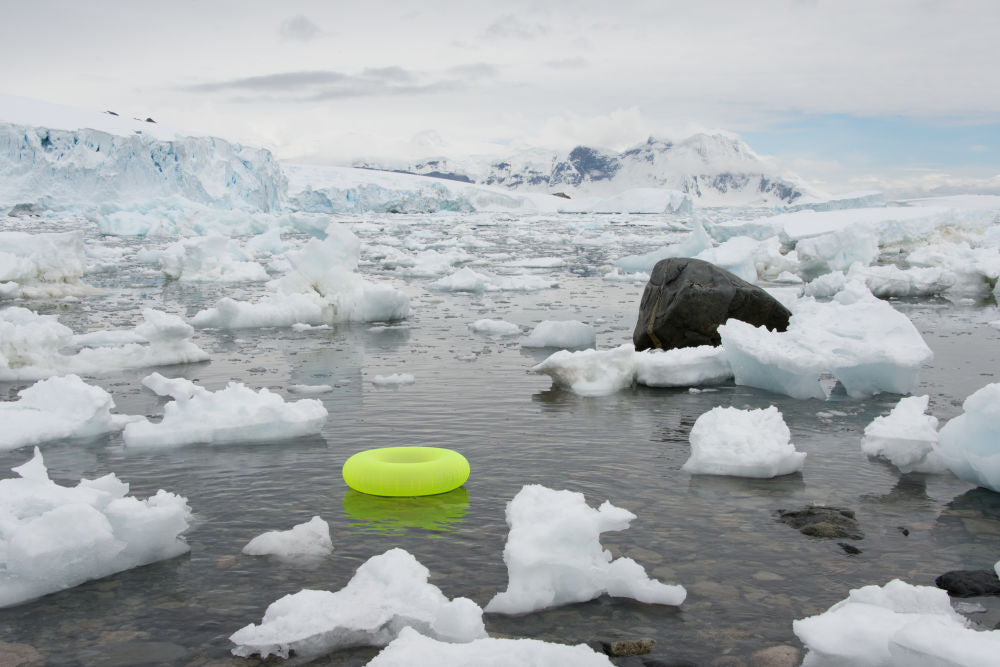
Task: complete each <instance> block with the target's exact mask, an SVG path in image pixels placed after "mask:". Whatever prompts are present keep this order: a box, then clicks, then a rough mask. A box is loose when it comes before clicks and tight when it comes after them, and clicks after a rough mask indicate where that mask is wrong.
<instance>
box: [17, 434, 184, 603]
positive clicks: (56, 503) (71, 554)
mask: <svg viewBox="0 0 1000 667" xmlns="http://www.w3.org/2000/svg"><path fill="white" fill-rule="evenodd" d="M13 470H14V472H16V473H17V474H18V475H19V477H16V478H9V479H3V480H0V607H9V606H11V605H15V604H18V603H20V602H25V601H27V600H31V599H34V598H37V597H40V596H42V595H46V594H48V593H54V592H56V591H60V590H63V589H66V588H72V587H73V586H77V585H79V584H81V583H83V582H85V581H88V580H91V579H100V578H102V577H106V576H108V575H109V574H114V573H115V572H121V571H123V570H128V569H131V568H133V567H138V566H140V565H146V564H147V563H152V562H155V561H158V560H164V559H167V558H173V557H174V556H179V555H181V554H183V553H186V552H187V551H188V545H187V543H185V542H184V540H183V539H182V538H181V537H180V534H181V533H183V532H184V531H185V530H187V528H188V524H189V521H190V519H191V511H190V509H189V508H188V505H187V500H186V499H185V498H182V497H181V496H177V495H174V494H173V493H168V492H166V491H163V490H160V491H158V492H157V493H156V495H154V496H151V497H149V498H147V499H146V500H139V499H138V498H135V497H134V496H129V495H128V491H129V486H128V484H126V483H124V482H121V481H120V480H119V479H118V478H117V477H115V475H114V473H111V474H108V475H105V476H103V477H100V478H98V479H93V480H89V479H81V480H80V482H79V484H77V485H76V486H61V485H59V484H56V483H55V482H53V481H52V480H51V479H49V475H48V471H47V470H46V467H45V463H44V461H43V459H42V454H41V452H39V451H38V448H37V447H36V448H35V454H34V457H33V458H31V459H30V460H29V461H28V462H27V463H25V464H23V465H21V466H19V467H17V468H14V469H13Z"/></svg>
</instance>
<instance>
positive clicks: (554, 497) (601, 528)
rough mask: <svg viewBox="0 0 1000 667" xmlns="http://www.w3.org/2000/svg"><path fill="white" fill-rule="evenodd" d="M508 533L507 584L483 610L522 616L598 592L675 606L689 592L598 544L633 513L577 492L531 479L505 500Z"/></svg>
mask: <svg viewBox="0 0 1000 667" xmlns="http://www.w3.org/2000/svg"><path fill="white" fill-rule="evenodd" d="M506 514H507V525H508V526H509V527H510V532H509V533H508V535H507V544H506V546H504V550H503V560H504V563H505V564H506V565H507V577H508V583H507V590H506V591H503V592H501V593H497V594H496V595H495V596H494V597H493V599H492V600H490V601H489V603H488V604H487V605H486V607H485V610H486V611H487V612H495V613H501V614H526V613H528V612H531V611H535V610H538V609H546V608H549V607H557V606H560V605H564V604H571V603H574V602H585V601H587V600H592V599H594V598H596V597H599V596H601V595H605V594H607V595H610V596H612V597H627V598H632V599H635V600H638V601H640V602H645V603H649V604H666V605H679V604H681V603H682V602H684V598H685V597H686V596H687V592H686V591H685V590H684V587H683V586H676V585H675V586H669V585H666V584H663V583H660V582H658V581H656V580H654V579H650V578H649V577H648V576H647V575H646V571H645V569H644V568H643V567H642V566H641V565H639V564H638V563H636V562H635V561H634V560H632V559H631V558H625V557H621V558H616V559H614V560H612V558H611V554H610V553H609V552H608V551H607V550H606V549H604V548H603V547H602V546H601V542H600V536H601V533H605V532H608V531H616V530H625V529H626V528H628V525H629V523H630V522H631V521H632V520H633V519H635V518H636V516H635V515H634V514H632V513H631V512H629V511H628V510H625V509H622V508H620V507H615V506H614V505H612V504H611V503H610V502H608V501H604V503H603V504H602V505H601V506H600V507H599V508H598V509H594V508H592V507H590V506H589V505H587V501H586V499H585V498H584V496H583V494H582V493H576V492H573V491H565V490H564V491H556V490H553V489H549V488H546V487H544V486H540V485H538V484H529V485H527V486H524V487H523V488H522V489H521V490H520V491H519V492H518V493H517V495H516V496H514V499H513V500H511V501H510V502H509V503H507V512H506Z"/></svg>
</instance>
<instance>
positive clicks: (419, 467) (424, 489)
mask: <svg viewBox="0 0 1000 667" xmlns="http://www.w3.org/2000/svg"><path fill="white" fill-rule="evenodd" d="M343 475H344V481H345V482H347V486H349V487H351V488H352V489H354V490H355V491H360V492H361V493H367V494H370V495H373V496H431V495H435V494H438V493H447V492H448V491H451V490H452V489H457V488H458V487H460V486H462V484H465V480H467V479H469V462H468V461H467V460H466V459H465V457H464V456H462V455H461V454H459V453H458V452H456V451H454V450H452V449H443V448H441V447H381V448H379V449H367V450H365V451H363V452H358V453H357V454H355V455H354V456H352V457H351V458H349V459H347V461H346V462H345V463H344V469H343Z"/></svg>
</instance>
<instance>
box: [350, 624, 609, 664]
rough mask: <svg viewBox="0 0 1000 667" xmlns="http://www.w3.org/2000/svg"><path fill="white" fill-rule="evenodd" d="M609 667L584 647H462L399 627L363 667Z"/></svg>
mask: <svg viewBox="0 0 1000 667" xmlns="http://www.w3.org/2000/svg"><path fill="white" fill-rule="evenodd" d="M442 665H452V666H454V667H457V666H459V665H466V666H468V667H473V666H475V667H508V666H509V665H517V666H518V667H551V665H573V667H611V666H612V665H614V663H613V662H611V660H610V659H608V657H607V656H606V655H604V654H603V653H597V652H596V651H594V650H593V649H591V648H590V647H589V646H587V645H586V644H577V645H575V646H569V645H566V644H553V643H551V642H544V641H541V640H538V639H499V638H498V639H495V638H493V637H484V638H482V639H474V640H472V641H471V642H468V643H466V644H451V643H448V642H441V641H437V640H435V639H431V638H430V637H425V636H424V635H422V634H420V633H419V632H417V631H416V630H414V629H413V628H403V629H402V630H401V631H400V633H399V636H398V637H396V638H395V639H393V640H392V642H391V643H390V644H389V645H388V646H386V647H385V648H384V649H382V651H381V652H380V653H379V654H378V655H377V656H375V657H374V658H373V659H372V660H371V661H370V662H369V663H368V665H367V667H441V666H442Z"/></svg>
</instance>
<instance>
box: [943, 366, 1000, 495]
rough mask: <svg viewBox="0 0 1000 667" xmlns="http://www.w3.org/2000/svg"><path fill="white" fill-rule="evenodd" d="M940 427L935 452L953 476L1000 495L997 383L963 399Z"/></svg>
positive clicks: (999, 403) (999, 432) (999, 393)
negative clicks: (959, 410)
mask: <svg viewBox="0 0 1000 667" xmlns="http://www.w3.org/2000/svg"><path fill="white" fill-rule="evenodd" d="M962 408H963V410H964V412H963V413H962V414H960V415H959V416H957V417H955V418H954V419H952V420H950V421H949V422H948V423H947V424H945V425H944V427H942V428H941V431H940V433H939V434H938V441H937V445H936V446H935V448H934V451H935V452H936V453H937V454H938V455H939V456H940V457H941V460H942V461H944V464H945V465H946V466H948V468H949V469H951V471H952V472H953V473H955V475H956V476H958V477H959V478H961V479H964V480H965V481H967V482H971V483H973V484H976V485H978V486H982V487H985V488H987V489H991V490H993V491H996V492H997V493H1000V383H996V382H995V383H993V384H988V385H986V386H985V387H983V388H982V389H980V390H978V391H976V392H975V393H973V394H972V395H971V396H969V397H968V398H966V399H965V402H964V403H962Z"/></svg>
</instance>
